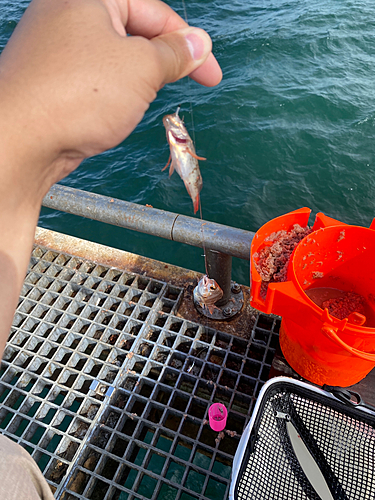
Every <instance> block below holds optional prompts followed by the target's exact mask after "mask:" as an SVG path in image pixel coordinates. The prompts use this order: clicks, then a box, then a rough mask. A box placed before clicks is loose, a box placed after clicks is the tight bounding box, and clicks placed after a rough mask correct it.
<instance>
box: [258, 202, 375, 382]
mask: <svg viewBox="0 0 375 500" xmlns="http://www.w3.org/2000/svg"><path fill="white" fill-rule="evenodd" d="M309 215H310V209H309V208H302V209H300V210H296V211H294V212H290V213H288V214H286V215H283V216H281V217H278V218H276V219H273V220H271V221H269V222H268V223H267V224H265V225H264V226H262V227H261V228H260V229H259V231H258V232H257V233H256V235H255V237H254V239H253V242H252V245H251V257H250V258H251V296H250V303H251V305H252V307H255V308H256V309H258V310H260V311H262V312H264V313H266V314H270V313H273V314H277V315H279V316H282V322H281V328H280V346H281V349H282V351H283V354H284V356H285V358H286V360H287V361H288V363H289V364H290V366H291V367H292V368H293V369H294V370H295V371H296V372H297V373H298V374H299V375H301V376H302V377H304V378H305V379H307V380H309V381H310V382H313V383H315V384H318V385H324V384H329V385H339V386H342V387H347V386H350V385H353V384H355V383H357V382H359V381H360V380H362V379H363V378H364V377H365V376H366V375H367V374H368V373H369V372H370V371H371V370H372V369H373V368H374V367H375V258H374V255H375V231H374V230H373V227H374V228H375V220H374V221H373V223H372V225H371V227H370V228H369V229H368V228H365V227H360V226H350V225H347V224H344V223H342V222H339V221H337V220H335V219H331V218H330V217H327V216H325V215H324V214H322V213H319V214H317V216H316V219H315V223H314V226H313V228H312V229H313V232H312V233H310V234H309V235H308V236H306V237H305V238H304V239H302V240H301V241H300V243H298V245H297V246H296V248H295V249H294V252H293V254H292V256H291V258H290V261H289V266H288V271H287V281H284V282H279V283H270V284H269V285H268V288H267V291H266V293H263V294H262V293H261V286H262V279H261V276H260V274H259V273H258V271H257V270H256V268H255V266H254V254H255V258H256V256H257V254H258V255H259V252H260V251H261V250H262V248H264V247H265V246H267V245H272V238H270V239H269V240H268V239H267V237H268V236H270V235H271V234H272V233H274V232H277V231H280V230H282V229H284V230H285V231H287V232H289V231H291V230H292V229H293V226H294V225H295V224H299V225H300V226H302V227H306V226H307V224H308V219H309ZM348 293H350V294H353V295H350V296H354V294H357V296H360V298H361V300H362V309H363V310H362V313H358V312H352V313H351V314H348V317H345V318H344V319H338V318H337V317H334V316H332V315H331V314H330V313H329V310H328V308H325V309H323V306H322V304H323V302H324V300H323V299H324V298H327V297H330V296H336V297H337V296H341V295H342V296H344V294H348ZM311 297H312V298H314V300H312V298H311ZM319 301H320V302H321V303H320V304H319ZM318 304H319V305H318ZM325 304H327V303H326V302H325ZM320 306H321V307H320Z"/></svg>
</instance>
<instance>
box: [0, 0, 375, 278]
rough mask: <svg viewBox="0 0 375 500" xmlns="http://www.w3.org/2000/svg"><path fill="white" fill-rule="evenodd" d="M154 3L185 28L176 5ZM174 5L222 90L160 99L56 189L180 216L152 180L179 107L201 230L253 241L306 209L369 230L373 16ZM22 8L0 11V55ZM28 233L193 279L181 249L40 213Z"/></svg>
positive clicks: (174, 92) (243, 4)
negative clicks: (68, 239)
mask: <svg viewBox="0 0 375 500" xmlns="http://www.w3.org/2000/svg"><path fill="white" fill-rule="evenodd" d="M167 3H169V4H170V5H171V7H173V8H174V9H175V10H176V11H177V12H179V13H180V14H181V15H182V16H184V8H183V3H182V0H168V2H167ZM185 3H186V12H187V17H188V21H189V23H190V24H192V25H195V26H199V27H201V28H204V29H206V30H207V31H208V32H209V33H210V35H211V37H212V40H213V50H214V53H215V55H216V57H217V59H218V61H219V63H220V64H221V67H222V69H223V74H224V78H223V81H222V83H221V84H220V85H218V86H217V87H215V88H204V87H202V86H200V85H198V84H196V83H195V82H190V83H189V81H188V79H184V80H183V81H180V82H176V83H174V84H171V85H167V86H166V87H165V88H163V89H162V90H161V91H160V92H159V94H158V96H157V99H156V100H155V102H154V103H153V104H152V105H151V106H150V109H149V110H148V111H147V113H146V115H145V117H144V119H143V120H142V122H141V123H140V124H139V126H138V127H137V128H136V130H135V131H134V132H133V134H132V135H131V136H130V137H128V138H127V139H126V140H125V141H124V142H123V143H122V144H120V145H119V146H118V147H117V148H115V149H113V150H111V151H108V152H106V153H103V154H101V155H99V156H97V157H95V158H90V159H88V160H86V161H84V162H83V163H82V165H81V166H80V167H79V168H78V169H77V170H76V171H75V172H74V173H72V174H71V175H70V176H69V177H68V178H66V179H65V180H64V181H62V183H63V184H65V185H68V186H71V187H75V188H78V189H83V190H87V191H93V192H95V193H99V194H103V195H106V196H110V197H113V198H120V199H123V200H127V201H131V202H135V203H140V204H142V205H145V204H149V205H152V206H154V207H156V208H160V209H163V210H169V211H172V212H177V213H182V214H184V215H188V216H193V207H192V202H191V200H190V197H189V196H188V194H187V192H186V190H185V187H184V185H183V183H182V181H181V179H180V178H179V177H178V175H177V174H174V175H173V176H172V177H171V178H169V177H168V172H167V171H164V172H162V171H161V170H162V168H163V167H164V165H165V164H166V162H167V160H168V155H169V152H168V146H167V143H166V138H165V131H164V127H163V124H162V117H163V116H164V115H165V114H167V113H171V112H174V111H175V109H176V107H177V105H178V104H181V105H182V109H181V115H184V116H185V121H186V125H187V128H188V129H189V131H190V132H191V134H193V132H194V136H195V141H196V149H197V154H198V155H199V156H204V157H206V158H207V161H205V162H200V165H201V171H202V177H203V190H202V193H201V199H202V208H203V218H204V219H207V220H209V221H214V222H218V223H221V224H228V225H231V226H235V227H239V228H243V229H247V230H251V231H256V230H257V229H258V228H259V227H260V226H261V225H262V224H264V223H265V222H267V221H268V220H270V219H272V218H274V217H277V216H279V215H281V214H284V213H286V212H289V211H291V210H294V209H297V208H299V207H302V206H307V207H310V208H311V209H312V212H313V214H315V213H316V212H318V211H323V212H324V213H326V214H327V215H329V216H331V217H335V218H337V219H339V220H342V221H343V222H346V223H349V224H359V225H365V226H368V225H369V224H370V223H371V220H372V218H373V217H374V214H375V196H374V193H375V190H374V187H375V173H374V170H375V169H374V165H375V163H374V148H375V141H374V131H375V129H374V125H375V3H374V2H373V1H371V0H363V1H362V2H360V3H358V2H354V1H352V0H341V1H340V2H337V1H333V0H316V1H314V2H311V1H308V0H267V1H264V0H230V1H228V2H222V1H221V2H219V1H217V0H199V1H189V0H185ZM27 5H28V1H19V0H18V1H17V0H15V1H10V0H0V7H1V16H0V48H2V47H3V46H4V45H5V43H6V41H7V39H8V38H9V36H10V35H11V33H12V31H13V29H14V27H15V26H16V24H17V22H18V20H19V19H20V17H21V15H22V12H23V11H24V9H25V8H26V7H27ZM191 110H192V112H191ZM192 119H193V120H192ZM193 123H194V127H193ZM39 224H40V225H41V226H42V227H46V228H50V229H53V230H56V231H61V232H63V233H67V234H71V235H74V236H78V237H81V238H86V239H89V240H93V241H97V242H99V243H103V244H106V245H109V246H113V247H116V248H121V249H124V250H128V251H131V252H135V253H139V254H141V255H145V256H148V257H152V258H155V259H159V260H163V261H166V262H169V263H174V264H177V265H180V266H182V267H187V268H191V269H194V270H198V271H203V270H204V260H203V256H202V253H203V251H202V250H201V249H197V248H194V247H190V246H188V245H181V244H178V243H175V242H170V241H167V240H163V239H158V238H155V237H151V236H147V235H143V234H140V233H135V232H132V231H127V230H123V229H120V228H116V227H114V226H109V225H105V224H101V223H98V222H93V221H90V220H87V219H82V218H78V217H75V216H72V215H68V214H63V213H60V212H56V211H52V210H49V209H42V212H41V216H40V221H39ZM249 250H250V249H249ZM233 278H234V279H236V280H238V281H239V282H241V283H245V284H246V283H248V282H249V263H248V262H245V261H240V260H237V259H234V262H233Z"/></svg>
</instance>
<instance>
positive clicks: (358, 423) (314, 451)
mask: <svg viewBox="0 0 375 500" xmlns="http://www.w3.org/2000/svg"><path fill="white" fill-rule="evenodd" d="M288 422H290V423H291V424H292V425H293V426H294V427H295V429H296V430H297V432H298V434H299V437H301V438H302V440H303V442H304V444H305V445H306V447H307V448H308V450H309V452H310V455H311V456H312V457H313V459H314V460H315V462H316V464H317V465H318V467H319V469H320V471H321V473H322V475H323V476H324V478H325V481H326V483H327V486H328V488H329V490H330V491H331V495H332V497H333V498H334V499H335V500H347V499H358V500H364V499H366V500H367V499H374V498H375V476H374V461H375V458H374V457H375V455H374V452H375V418H374V417H371V415H366V414H365V413H364V412H363V411H360V410H359V409H352V408H348V409H346V407H345V405H344V404H341V403H339V402H337V403H336V401H333V400H331V399H330V398H327V397H325V396H321V395H317V394H316V393H313V391H310V394H309V393H308V392H307V391H306V390H305V389H301V388H297V387H293V386H292V385H289V384H281V385H279V386H277V384H276V387H275V386H274V387H273V388H272V389H271V390H270V391H269V392H268V393H267V394H266V395H265V398H264V400H263V404H262V405H261V407H260V411H259V412H258V416H257V419H256V421H255V424H254V427H253V431H252V433H251V437H250V439H249V442H248V445H247V449H246V451H245V453H244V457H243V460H242V464H241V470H240V473H239V475H238V479H237V485H236V498H237V499H238V500H244V499H246V500H249V499H259V500H281V499H282V500H286V499H287V500H293V499H298V500H301V499H312V500H319V499H320V498H321V497H320V496H319V495H318V494H317V493H316V491H315V489H314V487H313V486H312V484H311V483H310V481H309V479H308V478H307V476H306V475H305V473H304V471H303V469H302V467H301V465H300V462H299V460H298V458H297V457H296V455H295V453H294V449H293V445H292V442H291V440H290V437H289V434H288V430H287V425H288Z"/></svg>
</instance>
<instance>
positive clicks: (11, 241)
mask: <svg viewBox="0 0 375 500" xmlns="http://www.w3.org/2000/svg"><path fill="white" fill-rule="evenodd" d="M9 164H10V163H8V161H7V157H6V156H5V157H4V156H3V157H2V158H1V162H0V214H1V216H0V234H1V238H0V356H2V353H3V348H4V345H5V342H6V340H7V338H8V335H9V332H10V327H11V324H12V320H13V315H14V311H15V309H16V307H17V301H18V297H19V294H20V290H21V288H22V284H23V281H24V278H25V274H26V271H27V266H28V263H29V260H30V254H31V249H32V244H33V240H34V233H35V226H36V224H37V221H38V215H39V210H40V201H39V197H34V199H33V194H35V193H32V189H30V190H28V188H27V186H25V184H24V183H23V182H22V181H21V180H20V179H18V180H17V181H14V176H12V175H9Z"/></svg>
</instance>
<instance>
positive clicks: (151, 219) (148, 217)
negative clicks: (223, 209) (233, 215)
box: [42, 184, 254, 305]
mask: <svg viewBox="0 0 375 500" xmlns="http://www.w3.org/2000/svg"><path fill="white" fill-rule="evenodd" d="M42 204H43V206H44V207H47V208H52V209H55V210H60V211H63V212H67V213H70V214H73V215H78V216H81V217H86V218H89V219H93V220H96V221H99V222H105V223H107V224H112V225H115V226H119V227H123V228H126V229H132V230H134V231H138V232H141V233H146V234H150V235H153V236H159V237H161V238H165V239H168V240H172V241H178V242H180V243H186V244H188V245H192V246H196V247H201V248H203V247H204V248H205V249H206V255H207V267H208V270H209V275H210V277H211V278H214V279H215V280H216V282H217V283H218V284H219V285H220V287H221V288H222V289H223V292H224V295H223V299H222V300H221V302H223V304H224V302H225V301H228V297H229V296H230V290H231V268H232V257H237V258H240V259H245V260H249V257H250V245H251V241H252V239H253V237H254V233H253V232H251V231H245V230H243V229H237V228H234V227H230V226H225V225H223V224H217V223H215V222H209V221H202V220H201V219H197V218H193V217H187V216H185V215H180V214H176V213H172V212H167V211H165V210H159V209H156V208H152V207H147V206H143V205H138V204H136V203H130V202H128V201H123V200H118V199H115V198H110V197H108V196H102V195H99V194H95V193H90V192H87V191H82V190H80V189H75V188H70V187H67V186H62V185H60V184H55V185H54V186H52V188H51V189H50V191H49V192H48V193H47V194H46V196H45V197H44V199H43V203H42ZM202 225H203V228H204V229H203V231H202ZM219 305H220V304H219Z"/></svg>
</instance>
